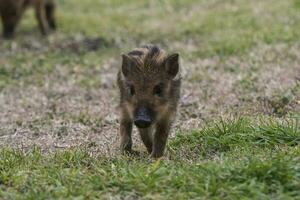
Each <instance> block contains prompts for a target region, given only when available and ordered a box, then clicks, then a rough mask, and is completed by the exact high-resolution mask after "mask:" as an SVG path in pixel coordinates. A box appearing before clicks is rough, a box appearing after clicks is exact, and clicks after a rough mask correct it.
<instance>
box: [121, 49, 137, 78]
mask: <svg viewBox="0 0 300 200" xmlns="http://www.w3.org/2000/svg"><path fill="white" fill-rule="evenodd" d="M122 59H123V60H122V73H123V75H124V76H125V77H127V76H128V75H129V73H130V71H131V68H132V66H133V64H134V62H133V61H132V59H131V58H130V57H129V56H128V55H126V54H122Z"/></svg>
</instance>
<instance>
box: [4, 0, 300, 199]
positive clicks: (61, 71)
mask: <svg viewBox="0 0 300 200" xmlns="http://www.w3.org/2000/svg"><path fill="white" fill-rule="evenodd" d="M57 18H58V30H57V32H55V33H52V34H51V35H49V36H48V37H46V38H44V37H42V36H41V35H40V33H39V31H38V28H37V22H36V20H35V18H34V12H33V10H28V11H27V12H26V13H25V16H24V18H23V19H22V21H21V24H20V26H19V27H18V30H17V33H16V34H17V36H16V38H15V39H14V40H9V41H7V40H4V39H2V38H0V152H1V153H0V199H300V144H299V141H300V1H299V0H285V1H283V0H264V1H260V0H252V1H248V0H185V1H183V0H161V1H138V0H129V1H121V0H112V1H105V0H97V1H96V0H85V1H80V0H72V1H67V0H60V1H58V10H57ZM148 43H153V44H157V45H159V46H160V47H162V48H164V49H166V50H167V51H168V52H178V53H179V54H180V59H181V60H180V61H181V67H182V69H181V73H182V80H183V85H182V96H181V101H180V108H179V113H178V115H177V118H176V121H175V123H174V126H173V130H172V133H171V135H170V140H169V143H168V146H167V152H166V155H165V157H164V158H162V159H159V160H152V159H149V157H148V155H147V154H146V150H145V147H144V146H143V145H142V143H141V141H140V138H139V137H138V135H137V133H136V132H134V149H136V150H138V151H140V152H141V155H140V156H135V157H127V156H122V155H121V154H120V152H119V150H118V147H119V138H118V126H119V122H118V109H117V106H118V101H119V96H118V90H117V86H116V73H117V71H118V69H119V68H120V64H121V63H120V62H121V56H120V55H121V53H123V52H128V51H129V50H131V49H132V48H134V47H136V46H139V45H142V44H148Z"/></svg>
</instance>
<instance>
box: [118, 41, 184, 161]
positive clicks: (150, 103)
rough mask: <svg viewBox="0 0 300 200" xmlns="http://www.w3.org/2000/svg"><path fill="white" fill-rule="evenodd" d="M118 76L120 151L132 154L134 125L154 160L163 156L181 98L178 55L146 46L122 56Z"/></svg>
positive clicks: (152, 46)
mask: <svg viewBox="0 0 300 200" xmlns="http://www.w3.org/2000/svg"><path fill="white" fill-rule="evenodd" d="M122 57H123V62H122V68H121V70H120V71H119V73H118V86H119V88H120V94H121V95H120V96H121V98H120V99H121V100H120V108H121V120H120V135H121V149H122V150H123V151H124V152H132V140H131V132H132V125H133V124H135V125H136V126H137V127H138V130H139V133H140V135H141V139H142V141H143V142H144V144H145V146H146V148H147V150H148V152H149V153H150V154H151V156H152V157H161V156H162V155H163V152H164V149H165V145H166V142H167V138H168V134H169V131H170V128H171V124H172V121H173V119H174V117H175V114H176V110H177V104H178V99H179V96H180V82H181V81H180V74H179V60H178V59H179V55H178V54H171V55H169V54H167V53H166V52H165V51H164V50H162V49H160V48H159V47H157V46H154V45H146V46H142V47H140V48H136V49H133V50H132V51H130V52H129V53H128V54H123V55H122Z"/></svg>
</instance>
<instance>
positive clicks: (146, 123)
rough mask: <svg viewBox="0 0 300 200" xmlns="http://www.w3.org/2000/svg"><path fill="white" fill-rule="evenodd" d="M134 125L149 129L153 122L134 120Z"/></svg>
mask: <svg viewBox="0 0 300 200" xmlns="http://www.w3.org/2000/svg"><path fill="white" fill-rule="evenodd" d="M134 124H135V125H136V126H137V127H138V128H148V127H149V126H150V125H151V120H150V119H137V120H134Z"/></svg>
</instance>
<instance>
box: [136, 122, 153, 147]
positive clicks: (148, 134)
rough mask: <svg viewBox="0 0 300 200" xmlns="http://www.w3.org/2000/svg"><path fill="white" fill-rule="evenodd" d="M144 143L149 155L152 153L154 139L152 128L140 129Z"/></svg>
mask: <svg viewBox="0 0 300 200" xmlns="http://www.w3.org/2000/svg"><path fill="white" fill-rule="evenodd" d="M139 132H140V135H141V138H142V141H143V143H144V145H145V146H146V148H147V151H148V153H151V152H152V145H153V138H152V128H151V127H150V128H143V129H142V128H140V129H139Z"/></svg>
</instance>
